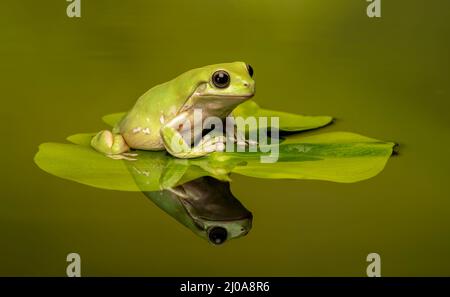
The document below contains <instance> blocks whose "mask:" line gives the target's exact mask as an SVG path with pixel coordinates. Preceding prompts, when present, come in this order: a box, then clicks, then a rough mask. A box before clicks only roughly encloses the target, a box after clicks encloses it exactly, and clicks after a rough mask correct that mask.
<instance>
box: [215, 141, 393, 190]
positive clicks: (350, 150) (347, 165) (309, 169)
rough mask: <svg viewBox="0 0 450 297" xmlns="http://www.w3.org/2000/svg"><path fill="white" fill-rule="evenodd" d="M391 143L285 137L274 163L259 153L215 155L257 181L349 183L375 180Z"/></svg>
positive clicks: (385, 161)
mask: <svg viewBox="0 0 450 297" xmlns="http://www.w3.org/2000/svg"><path fill="white" fill-rule="evenodd" d="M394 145H395V144H394V143H392V142H382V141H379V140H376V139H372V138H368V137H364V136H361V135H358V134H354V133H349V132H331V133H324V134H317V135H313V136H308V137H301V136H299V135H295V136H292V137H287V139H286V141H284V142H283V143H282V144H281V145H280V147H279V150H280V151H279V160H278V162H276V163H261V162H260V160H259V158H260V156H261V153H220V154H219V153H215V154H213V155H211V157H215V158H217V159H218V160H219V161H221V162H228V160H234V161H236V159H237V158H240V159H242V160H243V161H245V164H244V165H241V166H236V167H235V168H233V170H232V171H233V172H235V173H239V174H242V175H246V176H252V177H258V178H275V179H279V178H288V179H314V180H326V181H333V182H342V183H352V182H357V181H361V180H365V179H368V178H371V177H374V176H375V175H377V174H378V173H380V172H381V171H382V170H383V168H384V167H385V165H386V163H387V161H388V159H389V158H390V156H391V155H392V149H393V147H394Z"/></svg>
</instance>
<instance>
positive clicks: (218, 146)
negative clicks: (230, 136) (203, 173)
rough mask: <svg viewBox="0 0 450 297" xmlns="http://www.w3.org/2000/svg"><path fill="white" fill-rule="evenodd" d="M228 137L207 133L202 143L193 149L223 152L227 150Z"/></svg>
mask: <svg viewBox="0 0 450 297" xmlns="http://www.w3.org/2000/svg"><path fill="white" fill-rule="evenodd" d="M225 143H226V137H225V136H223V135H219V136H213V137H211V136H210V135H209V134H207V135H205V136H204V137H203V138H202V140H201V141H200V143H199V144H198V145H197V146H195V147H194V148H193V149H192V150H193V151H194V152H196V151H204V152H206V153H212V152H223V151H224V150H225Z"/></svg>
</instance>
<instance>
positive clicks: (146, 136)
mask: <svg viewBox="0 0 450 297" xmlns="http://www.w3.org/2000/svg"><path fill="white" fill-rule="evenodd" d="M121 134H122V136H123V138H124V139H125V141H126V143H127V144H128V146H129V147H131V148H133V149H139V150H151V151H159V150H163V149H164V144H163V141H162V139H161V136H160V134H159V127H158V129H150V128H148V127H135V128H132V129H126V130H125V131H121Z"/></svg>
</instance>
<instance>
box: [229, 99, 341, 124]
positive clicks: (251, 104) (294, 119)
mask: <svg viewBox="0 0 450 297" xmlns="http://www.w3.org/2000/svg"><path fill="white" fill-rule="evenodd" d="M233 116H235V117H238V116H240V117H243V118H247V117H251V116H253V117H257V118H258V117H267V118H270V117H279V125H280V127H279V129H280V130H282V131H288V132H299V131H305V130H311V129H317V128H320V127H323V126H326V125H328V124H330V123H331V122H332V121H333V118H332V117H329V116H304V115H298V114H293V113H287V112H282V111H276V110H270V109H264V108H261V107H259V106H258V104H257V103H256V102H255V101H253V100H248V101H246V102H244V103H242V104H241V105H239V106H238V107H236V109H234V111H233ZM258 127H259V128H263V127H261V126H258Z"/></svg>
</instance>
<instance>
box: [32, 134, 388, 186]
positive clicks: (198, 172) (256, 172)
mask: <svg viewBox="0 0 450 297" xmlns="http://www.w3.org/2000/svg"><path fill="white" fill-rule="evenodd" d="M92 135H93V134H92V133H85V134H76V135H74V136H71V137H69V138H68V139H69V140H70V141H73V142H74V143H77V144H60V143H44V144H42V145H40V147H39V151H38V153H37V154H36V156H35V162H36V164H37V165H38V166H39V167H40V168H41V169H42V170H44V171H46V172H48V173H51V174H53V175H56V176H59V177H61V178H64V179H69V180H72V181H76V182H79V183H82V184H86V185H89V186H93V187H99V188H103V189H112V190H122V191H157V190H160V189H161V188H168V187H171V186H175V185H177V184H181V183H183V182H187V181H190V180H193V179H195V178H198V177H201V176H205V175H210V176H212V177H215V178H218V179H222V180H228V179H229V177H228V174H229V173H238V174H241V175H246V176H251V177H257V178H268V179H280V178H283V179H286V178H287V179H315V180H326V181H334V182H343V183H350V182H357V181H361V180H364V179H368V178H371V177H373V176H375V175H377V174H378V173H380V172H381V171H382V170H383V168H384V166H385V165H386V162H387V161H388V159H389V157H390V156H391V154H392V148H393V146H394V143H392V142H382V141H379V140H376V139H372V138H368V137H365V136H361V135H358V134H354V133H348V132H332V133H325V134H317V135H313V136H301V135H293V136H289V137H287V138H286V140H285V141H284V142H283V143H281V144H280V145H279V158H278V161H277V162H276V163H261V156H267V155H268V154H270V152H267V153H262V152H222V153H218V152H216V153H212V154H210V155H208V156H206V157H203V158H198V159H185V160H183V159H176V158H174V157H172V156H170V155H168V154H167V153H166V152H165V151H160V152H150V151H134V152H136V153H137V154H138V156H137V159H138V160H137V161H127V160H113V159H111V158H108V157H107V156H104V155H103V154H101V153H98V152H97V151H95V150H94V149H92V148H91V147H90V146H89V142H90V139H91V137H92ZM260 148H266V149H268V148H269V149H270V148H272V149H274V148H276V147H275V146H274V145H266V146H261V147H260Z"/></svg>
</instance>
